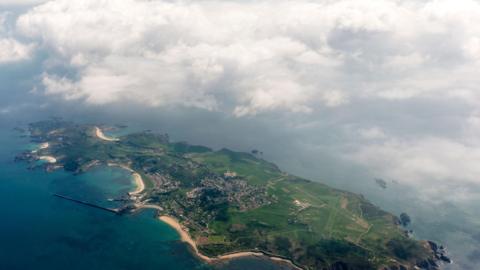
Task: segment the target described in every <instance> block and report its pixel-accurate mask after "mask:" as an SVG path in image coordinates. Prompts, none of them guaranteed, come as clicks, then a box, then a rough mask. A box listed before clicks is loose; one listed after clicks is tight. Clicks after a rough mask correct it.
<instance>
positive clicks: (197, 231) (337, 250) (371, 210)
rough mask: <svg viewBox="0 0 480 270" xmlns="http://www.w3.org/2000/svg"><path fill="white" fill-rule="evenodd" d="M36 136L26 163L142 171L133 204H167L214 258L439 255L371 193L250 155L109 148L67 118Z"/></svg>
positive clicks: (129, 139) (388, 259) (350, 262)
mask: <svg viewBox="0 0 480 270" xmlns="http://www.w3.org/2000/svg"><path fill="white" fill-rule="evenodd" d="M30 131H31V134H32V139H33V140H34V141H37V142H45V141H48V142H49V144H50V147H49V148H47V149H42V150H39V152H38V153H36V154H31V153H25V154H24V158H25V159H30V160H33V159H35V158H36V156H35V155H53V156H55V157H56V158H57V160H58V164H53V165H52V164H47V165H45V166H47V167H48V166H49V167H48V169H58V168H62V167H63V168H65V169H66V170H70V171H74V172H77V173H81V172H82V171H84V170H88V169H89V167H90V165H91V164H96V165H101V164H107V163H116V164H122V165H125V166H129V167H131V168H132V169H134V170H136V171H137V172H139V173H140V174H141V175H142V176H143V178H144V179H145V180H146V182H147V183H146V184H147V185H146V186H147V189H146V190H145V192H144V194H143V196H141V197H140V198H137V199H136V200H137V201H132V202H131V203H132V204H133V203H136V204H142V203H145V202H147V201H148V203H149V204H157V205H159V206H161V207H162V208H163V209H164V210H163V211H162V212H161V213H159V214H168V215H172V216H175V217H176V218H178V219H179V220H180V222H182V224H183V225H184V226H185V227H187V228H188V229H189V231H190V234H191V235H192V237H193V238H194V239H195V241H196V242H197V244H198V247H199V250H200V251H201V252H202V253H204V254H206V255H208V256H217V255H221V254H225V253H231V252H236V251H246V250H256V251H262V252H265V253H267V254H273V255H276V256H280V257H285V258H288V259H290V260H292V261H293V262H295V263H296V264H297V265H300V266H302V267H303V268H308V269H329V268H333V269H335V268H337V269H378V268H380V267H384V266H398V265H403V266H405V267H407V268H412V269H413V266H414V265H416V264H420V262H424V261H426V260H428V259H431V258H432V256H433V255H432V252H431V250H430V249H429V248H428V247H427V246H426V245H425V244H424V242H420V241H417V240H414V239H411V238H409V237H407V236H406V234H405V232H404V231H403V230H402V229H401V228H400V227H399V226H398V225H397V224H398V222H397V218H396V217H395V216H393V215H392V214H390V213H387V212H385V211H383V210H381V209H379V208H378V207H377V206H375V205H373V204H371V203H370V202H368V201H367V200H366V199H364V198H363V197H362V196H360V195H357V194H353V193H350V192H346V191H341V190H337V189H333V188H331V187H328V186H326V185H324V184H321V183H316V182H312V181H309V180H305V179H301V178H299V177H296V176H292V175H289V174H287V173H285V172H282V171H281V170H280V169H279V168H278V167H277V166H276V165H275V164H272V163H270V162H267V161H265V160H263V159H260V158H257V157H256V156H254V155H251V154H249V153H241V152H234V151H231V150H228V149H222V150H219V151H213V150H211V149H209V148H207V147H203V146H193V145H189V144H187V143H170V142H169V140H168V136H167V135H158V134H153V133H151V132H140V133H135V134H130V135H126V136H123V137H121V138H120V140H118V141H115V142H112V141H105V140H101V139H99V138H97V137H96V136H95V132H94V126H90V125H76V124H73V123H67V122H62V121H45V122H39V123H34V124H32V125H31V126H30ZM339 267H340V268H339ZM341 267H347V268H341Z"/></svg>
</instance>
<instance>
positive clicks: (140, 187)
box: [107, 163, 145, 196]
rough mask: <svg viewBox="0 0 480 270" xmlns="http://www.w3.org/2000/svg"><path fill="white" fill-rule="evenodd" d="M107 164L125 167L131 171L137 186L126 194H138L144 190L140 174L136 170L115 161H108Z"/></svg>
mask: <svg viewBox="0 0 480 270" xmlns="http://www.w3.org/2000/svg"><path fill="white" fill-rule="evenodd" d="M107 165H108V166H116V167H120V168H122V169H125V170H127V171H129V172H131V173H132V177H133V180H134V181H135V185H136V186H137V187H136V188H135V190H134V191H131V192H128V195H130V196H132V195H138V194H140V193H142V192H143V191H144V190H145V183H144V182H143V178H142V176H141V175H140V174H139V173H137V172H136V171H134V170H132V168H130V167H128V166H127V165H124V164H117V163H108V164H107Z"/></svg>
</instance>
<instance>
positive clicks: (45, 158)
mask: <svg viewBox="0 0 480 270" xmlns="http://www.w3.org/2000/svg"><path fill="white" fill-rule="evenodd" d="M38 158H39V159H40V160H46V161H47V162H48V163H56V162H57V159H56V158H54V157H52V156H40V157H38Z"/></svg>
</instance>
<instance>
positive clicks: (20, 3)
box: [0, 0, 49, 7]
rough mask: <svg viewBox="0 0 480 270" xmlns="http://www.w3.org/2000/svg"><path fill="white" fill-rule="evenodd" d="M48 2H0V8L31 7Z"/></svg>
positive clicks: (19, 0)
mask: <svg viewBox="0 0 480 270" xmlns="http://www.w3.org/2000/svg"><path fill="white" fill-rule="evenodd" d="M48 1H49V0H0V7H1V6H8V7H14V6H31V5H38V4H42V3H45V2H48Z"/></svg>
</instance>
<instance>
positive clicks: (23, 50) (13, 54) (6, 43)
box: [0, 38, 34, 64]
mask: <svg viewBox="0 0 480 270" xmlns="http://www.w3.org/2000/svg"><path fill="white" fill-rule="evenodd" d="M33 49H34V45H32V44H30V45H25V44H22V43H20V42H18V41H17V40H15V39H12V38H0V64H5V63H10V62H14V61H20V60H25V59H29V58H30V57H31V54H32V51H33Z"/></svg>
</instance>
